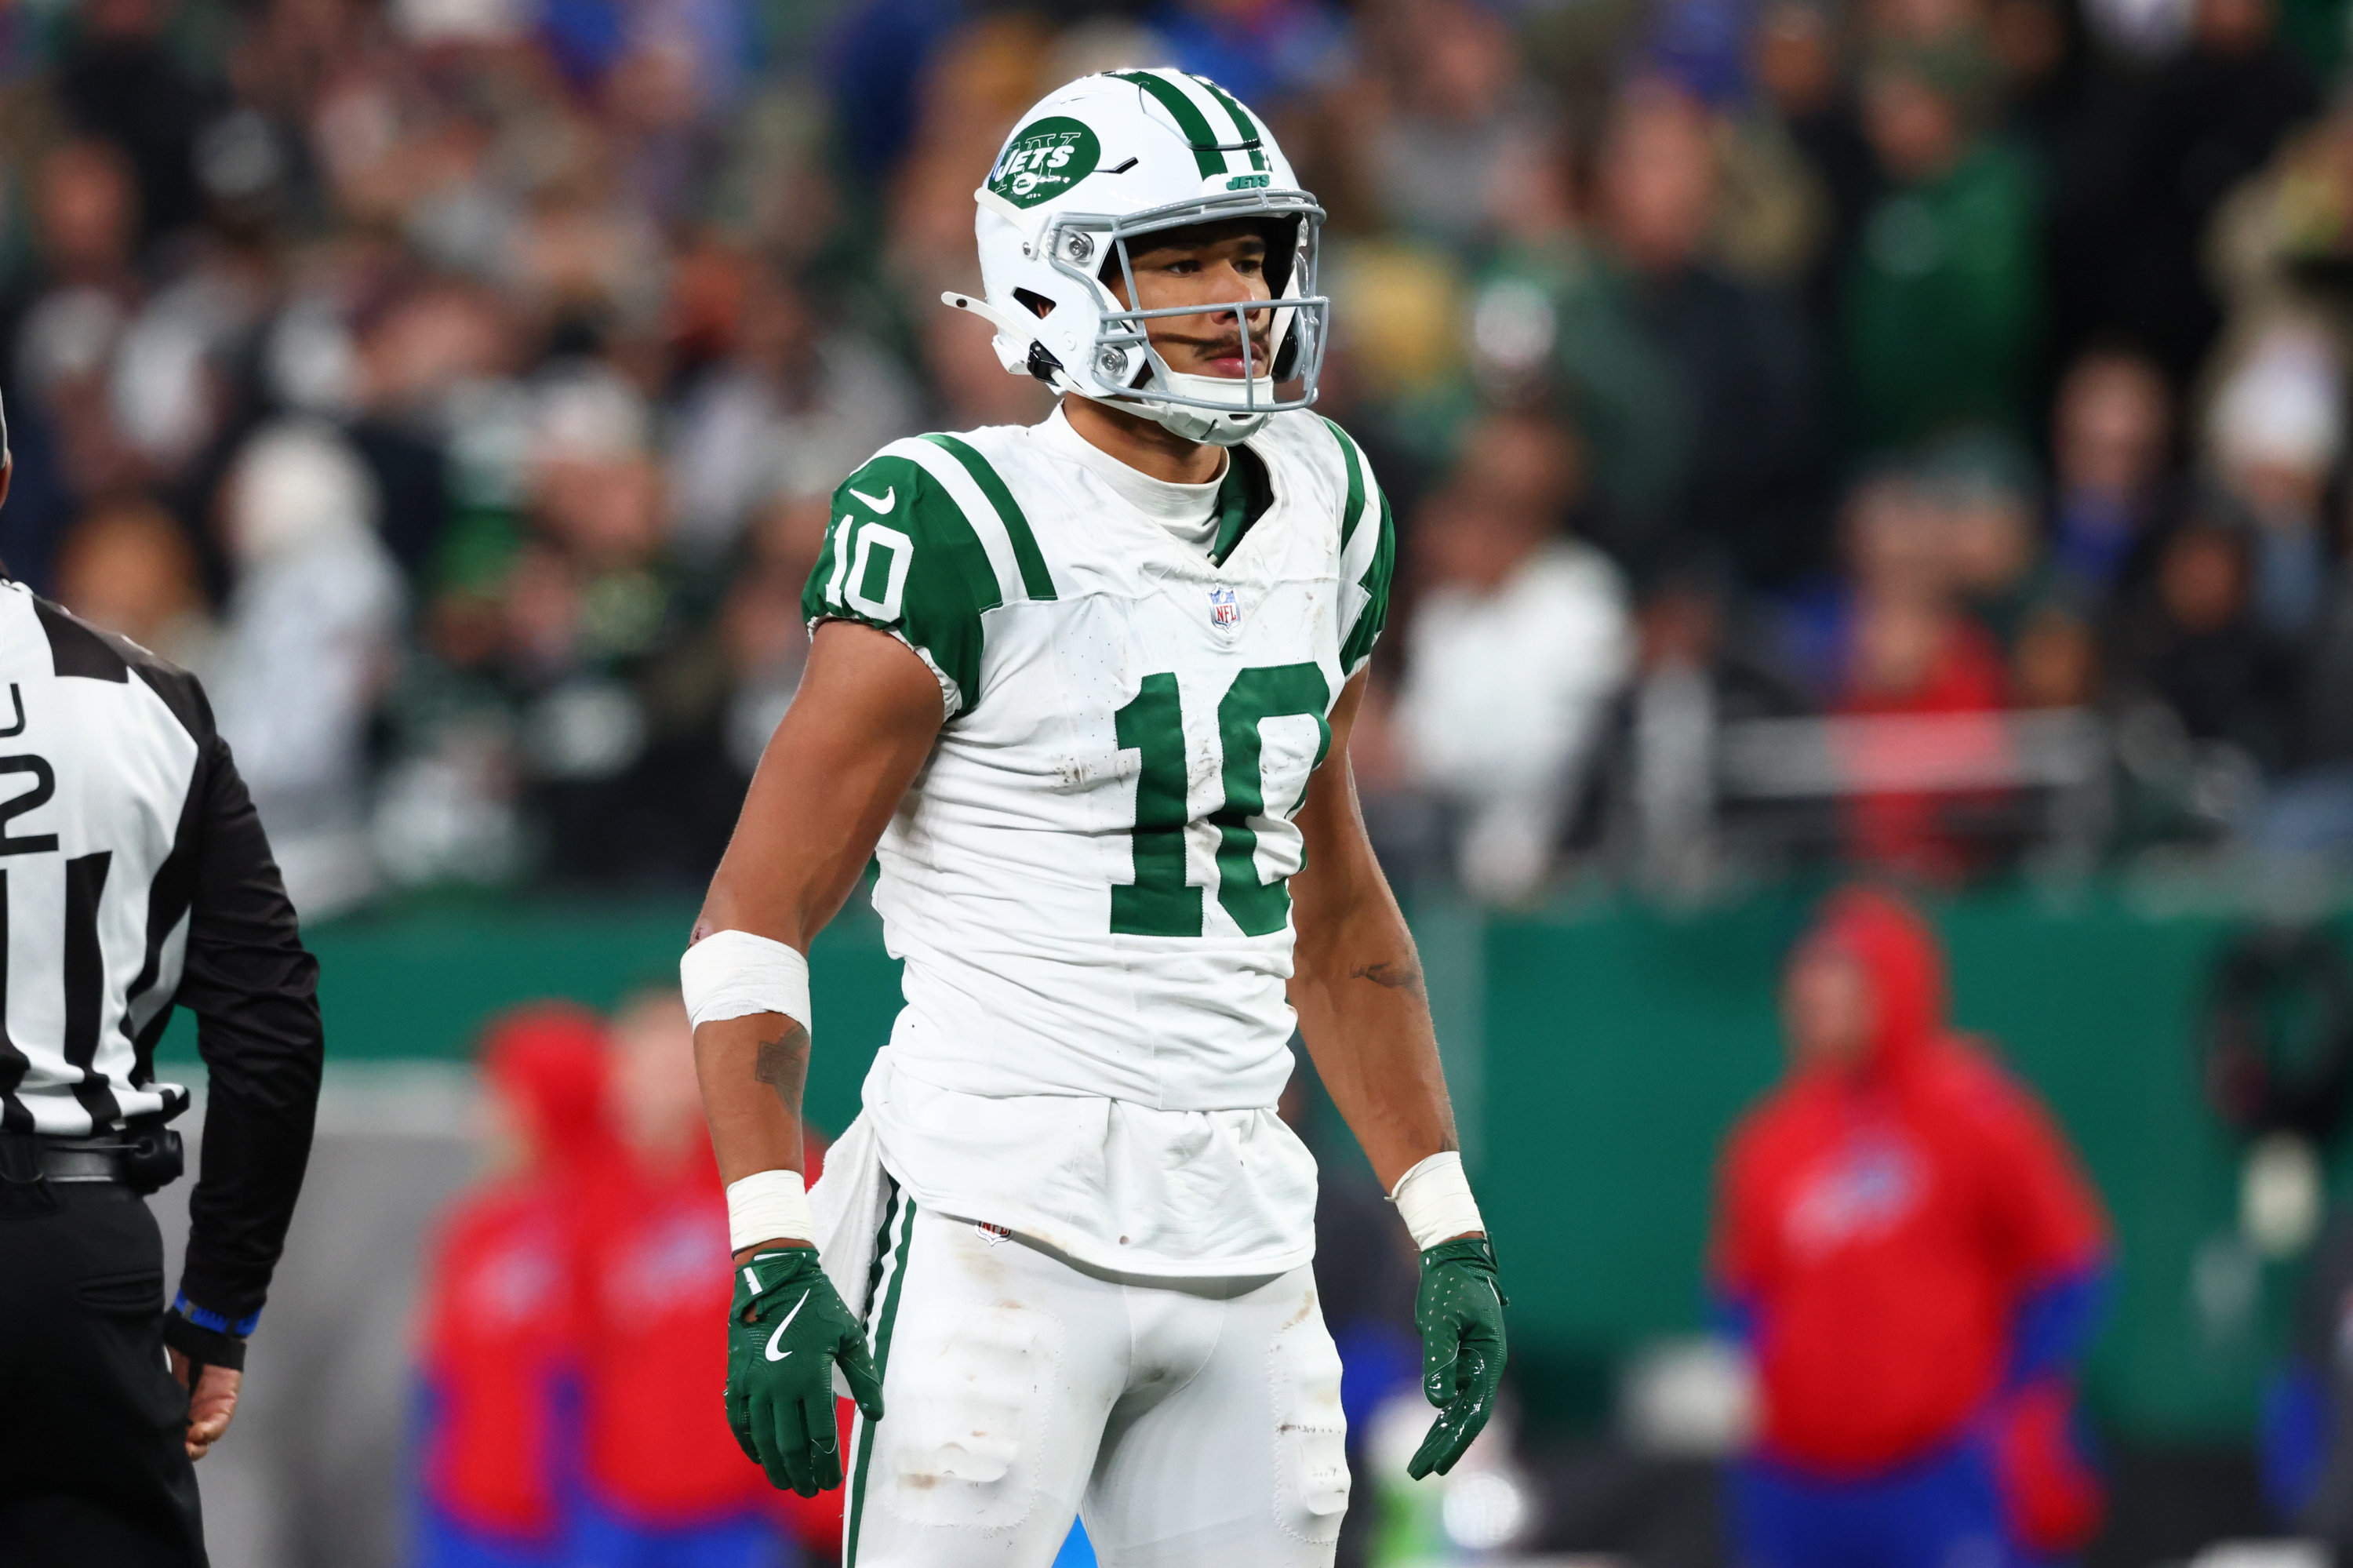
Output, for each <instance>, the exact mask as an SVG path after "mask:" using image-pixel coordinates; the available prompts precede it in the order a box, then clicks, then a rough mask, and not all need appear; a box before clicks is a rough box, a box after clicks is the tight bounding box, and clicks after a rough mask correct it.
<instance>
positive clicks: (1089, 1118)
mask: <svg viewBox="0 0 2353 1568" xmlns="http://www.w3.org/2000/svg"><path fill="white" fill-rule="evenodd" d="M1076 439H1077V438H1076V437H1075V435H1074V434H1073V433H1072V432H1071V431H1070V430H1069V429H1068V427H1067V425H1065V424H1063V423H1062V422H1061V421H1060V419H1059V418H1058V419H1056V420H1052V421H1049V423H1048V424H1046V425H1041V426H1038V427H1034V428H1025V427H1019V426H998V427H992V428H989V429H979V430H974V431H970V432H967V433H965V434H962V435H932V436H924V437H921V438H918V439H914V440H902V441H896V442H893V443H892V445H890V446H888V447H885V448H884V449H883V450H882V451H881V453H880V454H878V455H877V456H876V457H875V458H873V459H872V460H871V461H869V462H868V463H867V464H866V465H865V466H864V467H862V468H860V470H859V471H857V472H856V473H855V474H853V475H851V476H850V478H849V480H848V481H847V482H845V483H844V484H843V485H842V486H841V488H840V489H839V491H837V492H836V493H835V497H834V521H833V523H832V525H831V527H830V528H829V530H828V535H827V538H826V545H825V549H824V552H823V554H822V555H821V556H820V557H819V559H818V565H817V568H816V570H815V572H814V573H813V574H812V576H811V577H810V580H809V584H808V588H807V593H806V595H805V598H804V600H803V606H804V609H805V610H806V612H807V615H808V617H809V619H810V621H811V623H812V625H815V624H816V623H818V622H819V621H822V620H828V619H843V620H857V621H862V622H864V623H866V624H868V625H871V626H876V627H879V628H881V629H882V630H887V631H889V632H890V633H891V634H892V635H893V636H895V637H897V638H899V639H901V640H902V641H904V642H905V643H906V644H907V645H908V646H909V647H910V648H912V649H913V650H914V651H915V652H917V653H918V654H920V655H921V656H922V657H923V660H924V662H925V663H926V664H928V665H929V666H930V667H931V669H932V671H933V673H934V674H935V675H936V677H937V678H938V680H939V683H940V691H941V696H942V702H943V705H944V709H945V712H946V715H947V718H946V723H945V725H944V727H943V729H942V730H941V733H940V736H939V740H938V743H937V745H936V747H934V752H933V755H932V757H931V758H930V760H929V761H928V762H927V763H926V764H925V766H924V768H923V771H922V772H921V773H920V774H919V775H918V776H917V778H916V779H915V782H914V784H913V787H912V788H911V789H909V790H908V792H907V795H906V798H905V800H903V801H902V803H901V805H900V809H899V810H898V812H897V814H896V815H895V816H894V817H893V818H892V821H891V824H890V826H889V827H888V829H887V830H885V832H884V833H883V835H882V839H881V844H880V846H879V848H878V851H877V855H878V858H879V860H880V862H881V880H880V881H879V882H878V884H877V885H876V887H875V893H874V903H875V906H876V908H877V909H878V910H879V911H880V912H881V915H882V917H883V922H884V929H885V934H886V938H887V940H888V942H889V945H890V948H891V951H892V953H893V955H894V956H896V957H899V958H901V959H904V960H905V981H904V986H905V995H906V1007H905V1010H904V1011H903V1012H902V1013H901V1015H900V1018H899V1021H898V1023H897V1026H896V1027H895V1029H894V1030H893V1032H892V1040H891V1044H890V1047H889V1048H888V1050H886V1051H885V1052H884V1053H883V1057H882V1059H881V1060H880V1061H878V1063H877V1066H876V1070H875V1074H874V1075H873V1076H872V1077H871V1078H870V1080H869V1085H868V1093H867V1103H868V1110H869V1112H870V1114H871V1115H873V1116H874V1117H875V1118H876V1122H877V1130H878V1133H879V1135H880V1138H881V1143H882V1147H883V1151H884V1156H885V1159H886V1162H887V1163H888V1164H889V1165H890V1166H891V1168H892V1174H893V1175H894V1176H896V1177H898V1178H899V1180H900V1181H902V1183H904V1184H905V1185H907V1186H909V1187H910V1188H911V1189H912V1190H913V1191H914V1192H916V1194H917V1196H918V1198H919V1200H920V1199H923V1198H926V1197H927V1198H928V1199H929V1200H930V1202H931V1203H932V1205H933V1206H934V1208H937V1209H940V1210H941V1211H942V1212H944V1213H955V1214H968V1215H969V1217H971V1218H975V1219H981V1220H987V1221H991V1222H993V1223H997V1224H1005V1225H1007V1226H1009V1227H1011V1228H1013V1229H1016V1230H1020V1231H1023V1232H1024V1234H1038V1235H1039V1236H1040V1238H1041V1239H1044V1240H1047V1241H1049V1242H1050V1243H1051V1244H1052V1245H1056V1246H1058V1247H1060V1248H1061V1249H1063V1250H1065V1251H1067V1252H1070V1253H1071V1254H1072V1255H1075V1256H1078V1257H1080V1258H1082V1260H1094V1261H1100V1262H1103V1263H1104V1264H1106V1265H1107V1266H1117V1267H1124V1268H1129V1269H1133V1270H1136V1271H1139V1272H1177V1273H1214V1272H1238V1271H1240V1270H1239V1269H1237V1268H1236V1267H1235V1266H1236V1265H1238V1264H1247V1265H1248V1266H1250V1267H1251V1268H1256V1267H1261V1266H1265V1267H1290V1266H1296V1263H1297V1262H1298V1261H1300V1259H1301V1258H1303V1256H1304V1255H1306V1254H1307V1253H1309V1252H1312V1249H1313V1209H1314V1172H1313V1164H1312V1161H1308V1160H1307V1157H1306V1154H1305V1151H1304V1150H1303V1149H1301V1148H1300V1147H1299V1146H1298V1144H1297V1142H1296V1140H1295V1139H1291V1138H1290V1135H1289V1134H1288V1132H1287V1130H1285V1129H1282V1128H1281V1124H1280V1123H1279V1122H1278V1121H1276V1120H1275V1119H1274V1118H1273V1115H1272V1110H1271V1107H1273V1105H1274V1103H1275V1099H1276V1097H1277V1096H1278V1095H1280V1093H1281V1092H1282V1086H1283V1084H1284V1082H1285V1081H1286V1080H1287V1078H1288V1076H1289V1075H1290V1072H1291V1056H1290V1052H1289V1050H1288V1049H1287V1045H1288V1042H1289V1039H1290V1036H1291V1033H1292V1029H1293V1017H1292V1011H1291V1008H1290V1005H1289V1003H1288V1001H1287V1000H1286V998H1285V994H1284V986H1285V982H1286V981H1287V980H1289V978H1290V975H1291V966H1292V940H1293V934H1292V926H1291V897H1290V894H1289V891H1288V888H1287V886H1286V883H1287V879H1288V878H1289V877H1290V876H1291V874H1293V872H1295V871H1297V870H1298V869H1299V867H1300V864H1301V860H1302V841H1301V836H1300V833H1299V830H1298V829H1297V828H1296V827H1294V826H1293V823H1292V817H1293V814H1294V813H1295V812H1296V811H1297V810H1298V808H1299V805H1300V802H1301V800H1303V797H1304V795H1305V792H1306V789H1307V783H1308V779H1309V776H1310V774H1311V773H1313V771H1314V768H1316V766H1317V765H1318V764H1319V763H1321V762H1322V761H1323V759H1324V754H1325V752H1326V751H1327V749H1328V748H1329V746H1330V743H1331V729H1330V726H1329V724H1328V723H1327V716H1328V715H1329V714H1330V712H1331V709H1332V705H1333V704H1334V703H1335V701H1336V700H1337V699H1338V697H1339V695H1340V691H1341V687H1342V686H1343V684H1344V683H1345V682H1346V680H1347V679H1348V677H1349V676H1351V675H1353V674H1354V673H1356V671H1357V670H1358V669H1360V668H1361V667H1362V666H1363V664H1364V662H1365V661H1366V658H1367V657H1368V656H1369V654H1370V653H1371V651H1372V645H1373V641H1374V639H1375V638H1376V637H1377V635H1378V634H1379V632H1380V630H1381V626H1382V622H1383V620H1384V617H1385V616H1386V614H1387V608H1388V588H1389V577H1390V571H1391V567H1392V563H1393V560H1394V556H1395V534H1394V528H1393V526H1392V524H1391V520H1390V517H1389V514H1388V506H1387V504H1386V503H1385V502H1384V501H1383V499H1382V497H1381V495H1380V493H1379V491H1378V489H1377V486H1376V485H1375V484H1374V482H1373V478H1372V475H1371V473H1370V472H1369V471H1368V469H1367V466H1366V462H1365V460H1364V457H1363V455H1362V453H1361V452H1360V451H1359V450H1357V448H1356V445H1355V443H1354V442H1353V441H1351V440H1349V439H1348V437H1347V436H1345V434H1344V433H1342V431H1341V430H1340V429H1339V427H1338V426H1336V425H1335V424H1333V423H1331V422H1330V421H1328V420H1325V419H1323V418H1318V417H1316V416H1314V415H1311V414H1304V413H1299V414H1286V415H1282V416H1278V417H1277V418H1275V419H1273V420H1272V421H1271V422H1270V423H1269V424H1268V425H1267V427H1266V428H1265V429H1263V430H1261V432H1260V433H1259V434H1258V435H1256V436H1254V437H1252V438H1251V439H1250V441H1249V442H1248V443H1247V446H1246V447H1245V448H1240V449H1236V451H1235V456H1234V459H1233V461H1229V463H1228V465H1227V478H1226V480H1225V482H1224V483H1223V485H1222V486H1221V487H1220V489H1219V495H1218V504H1219V528H1218V533H1217V539H1216V544H1215V547H1214V548H1213V549H1212V550H1210V551H1209V552H1208V553H1204V552H1203V551H1201V550H1198V549H1196V548H1193V547H1189V546H1187V545H1186V544H1185V543H1184V542H1182V541H1180V540H1179V539H1177V538H1176V536H1175V535H1172V534H1171V533H1170V532H1169V531H1168V529H1167V528H1166V527H1164V526H1163V525H1162V524H1160V523H1159V522H1158V521H1156V520H1155V519H1154V518H1153V517H1152V516H1150V515H1148V514H1145V512H1144V511H1143V510H1141V509H1140V508H1139V507H1137V506H1136V505H1135V504H1134V503H1132V502H1130V501H1128V500H1126V499H1124V497H1123V496H1122V495H1121V494H1120V493H1118V492H1117V491H1116V490H1115V489H1114V488H1113V486H1112V485H1111V484H1109V483H1107V482H1105V480H1104V479H1103V477H1101V476H1100V475H1098V474H1097V473H1095V472H1093V471H1091V468H1090V466H1089V465H1088V464H1087V463H1086V462H1083V461H1078V460H1077V459H1075V458H1074V457H1073V456H1072V455H1071V451H1070V450H1068V449H1067V447H1065V446H1063V445H1062V443H1065V442H1069V441H1071V440H1076ZM893 1083H897V1084H899V1085H900V1086H901V1087H900V1089H899V1091H898V1092H896V1093H893V1092H892V1089H891V1086H892V1084H893ZM943 1096H944V1097H946V1098H945V1099H944V1100H943V1099H942V1098H941V1097H943ZM1072 1097H1084V1098H1089V1099H1093V1100H1098V1101H1108V1102H1111V1104H1110V1105H1109V1106H1107V1107H1105V1106H1092V1107H1090V1106H1082V1105H1074V1104H1072V1103H1071V1100H1072ZM971 1101H985V1102H990V1103H988V1104H973V1103H968V1102H971ZM1025 1101H1043V1102H1059V1103H1039V1104H1027V1105H1025V1104H1022V1103H1020V1102H1025ZM1155 1118H1157V1119H1155ZM1056 1129H1061V1134H1060V1135H1059V1136H1060V1137H1061V1141H1062V1143H1069V1142H1070V1140H1071V1139H1075V1140H1076V1142H1075V1143H1071V1144H1070V1146H1069V1147H1062V1146H1060V1144H1058V1145H1057V1146H1056V1147H1053V1148H1048V1149H1041V1148H1039V1139H1048V1140H1050V1141H1051V1140H1054V1139H1057V1138H1058V1134H1057V1131H1056ZM1073 1162H1076V1163H1075V1164H1074V1163H1073ZM1303 1162H1304V1171H1305V1180H1304V1184H1303V1200H1302V1190H1301V1189H1302V1183H1301V1181H1300V1179H1299V1178H1300V1172H1301V1168H1302V1164H1303ZM1229 1166H1230V1167H1231V1170H1230V1171H1226V1168H1227V1167H1229ZM1221 1172H1223V1173H1221ZM927 1178H929V1179H927ZM1237 1182H1239V1183H1240V1187H1237V1185H1236V1183H1237ZM1302 1201H1303V1203H1304V1208H1303V1209H1302ZM975 1211H980V1212H975ZM1303 1249H1304V1250H1303ZM1286 1259H1288V1261H1285V1260H1286Z"/></svg>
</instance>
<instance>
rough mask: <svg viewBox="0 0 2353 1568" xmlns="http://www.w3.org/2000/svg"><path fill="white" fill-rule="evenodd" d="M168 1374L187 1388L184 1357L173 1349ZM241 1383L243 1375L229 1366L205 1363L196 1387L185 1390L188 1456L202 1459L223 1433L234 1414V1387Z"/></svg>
mask: <svg viewBox="0 0 2353 1568" xmlns="http://www.w3.org/2000/svg"><path fill="white" fill-rule="evenodd" d="M172 1375H173V1376H174V1377H175V1378H177V1379H179V1380H180V1386H181V1387H182V1388H187V1387H188V1358H187V1357H185V1356H184V1355H182V1354H181V1353H180V1352H179V1351H173V1352H172ZM244 1382H245V1374H244V1373H243V1372H238V1371H236V1370H235V1369H234V1368H230V1367H216V1366H207V1367H206V1368H205V1369H204V1371H203V1372H201V1373H200V1374H199V1375H198V1377H197V1378H196V1386H195V1388H193V1389H189V1392H188V1438H187V1442H188V1457H189V1458H191V1459H201V1458H203V1457H205V1456H206V1454H207V1453H209V1452H210V1451H211V1450H212V1446H213V1445H214V1444H216V1443H217V1442H219V1441H220V1440H221V1436H222V1435H223V1434H224V1433H226V1432H227V1430H228V1423H229V1417H231V1416H233V1415H235V1414H237V1387H238V1385H239V1384H241V1383H244Z"/></svg>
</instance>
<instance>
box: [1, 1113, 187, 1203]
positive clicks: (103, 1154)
mask: <svg viewBox="0 0 2353 1568" xmlns="http://www.w3.org/2000/svg"><path fill="white" fill-rule="evenodd" d="M181 1163H182V1160H181V1153H180V1135H179V1134H178V1133H176V1132H174V1131H171V1130H170V1129H168V1128H164V1127H161V1126H157V1125H153V1124H150V1125H144V1126H142V1125H137V1124H134V1125H133V1126H132V1128H127V1129H125V1130H124V1131H121V1132H114V1133H100V1134H98V1135H97V1136H95V1137H89V1138H62V1137H57V1136H53V1135H48V1134H42V1133H21V1132H19V1133H0V1180H5V1181H7V1182H8V1183H10V1184H12V1185H20V1186H21V1185H24V1184H26V1183H33V1182H38V1181H45V1180H46V1181H49V1182H52V1183H56V1184H63V1183H67V1182H83V1181H90V1182H109V1181H111V1182H118V1183H120V1184H121V1185H123V1186H126V1187H129V1188H131V1189H132V1191H133V1192H142V1193H144V1192H153V1191H154V1190H155V1189H156V1188H158V1187H161V1186H164V1185H165V1184H166V1183H168V1182H171V1181H174V1180H176V1179H177V1178H178V1176H179V1174H180V1170H181Z"/></svg>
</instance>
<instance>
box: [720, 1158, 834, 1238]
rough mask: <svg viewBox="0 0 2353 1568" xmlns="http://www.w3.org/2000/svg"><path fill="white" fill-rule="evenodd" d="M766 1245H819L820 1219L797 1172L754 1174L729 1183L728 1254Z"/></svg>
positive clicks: (763, 1172) (760, 1172)
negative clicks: (810, 1204)
mask: <svg viewBox="0 0 2353 1568" xmlns="http://www.w3.org/2000/svg"><path fill="white" fill-rule="evenodd" d="M767 1241H805V1242H808V1243H810V1244H812V1245H814V1244H815V1243H816V1241H817V1216H816V1215H815V1214H813V1213H809V1201H808V1191H807V1189H806V1188H805V1187H803V1186H802V1185H801V1173H800V1172H799V1171H754V1172H753V1173H752V1174H751V1175H749V1176H746V1177H744V1180H742V1181H730V1182H729V1183H727V1250H728V1251H730V1252H742V1251H743V1250H744V1248H745V1247H747V1246H757V1245H760V1244H761V1243H762V1242H767Z"/></svg>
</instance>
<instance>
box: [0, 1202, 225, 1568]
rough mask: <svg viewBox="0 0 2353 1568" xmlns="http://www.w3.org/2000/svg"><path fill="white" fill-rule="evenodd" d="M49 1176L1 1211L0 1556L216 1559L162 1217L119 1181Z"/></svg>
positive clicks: (132, 1563) (137, 1563) (41, 1567)
mask: <svg viewBox="0 0 2353 1568" xmlns="http://www.w3.org/2000/svg"><path fill="white" fill-rule="evenodd" d="M48 1191H49V1192H52V1193H53V1194H55V1196H56V1200H57V1202H56V1207H55V1208H54V1209H50V1210H48V1211H47V1212H32V1211H34V1210H35V1209H36V1208H37V1205H34V1204H31V1203H28V1202H26V1201H25V1199H26V1196H27V1194H26V1193H25V1192H24V1190H23V1189H21V1188H20V1189H18V1190H17V1191H16V1192H14V1193H9V1194H6V1196H8V1197H10V1198H12V1199H14V1200H16V1201H15V1202H10V1203H9V1204H8V1205H7V1206H6V1208H5V1210H4V1211H0V1561H5V1563H7V1564H8V1568H53V1565H54V1568H69V1565H70V1568H117V1565H118V1564H120V1565H121V1568H151V1565H152V1568H206V1561H205V1539H204V1523H203V1519H202V1516H201V1515H200V1514H199V1512H198V1511H197V1505H196V1473H195V1465H194V1464H193V1463H192V1462H191V1461H190V1460H189V1458H188V1452H187V1448H186V1447H185V1441H186V1438H185V1433H186V1429H187V1422H188V1396H187V1393H186V1391H185V1390H184V1389H182V1388H181V1387H180V1385H179V1383H177V1382H176V1381H174V1378H173V1376H172V1374H171V1372H170V1370H169V1368H168V1364H167V1362H166V1361H165V1359H164V1238H163V1235H162V1234H161V1233H160V1232H159V1231H158V1230H157V1229H156V1227H155V1217H154V1216H153V1214H151V1213H148V1212H147V1205H146V1203H145V1202H143V1201H142V1200H141V1199H140V1198H138V1197H137V1196H135V1195H134V1194H133V1193H132V1191H131V1190H130V1189H129V1188H128V1187H124V1186H121V1185H119V1184H117V1183H114V1182H111V1181H89V1182H79V1181H76V1182H57V1183H52V1184H49V1186H48Z"/></svg>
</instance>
